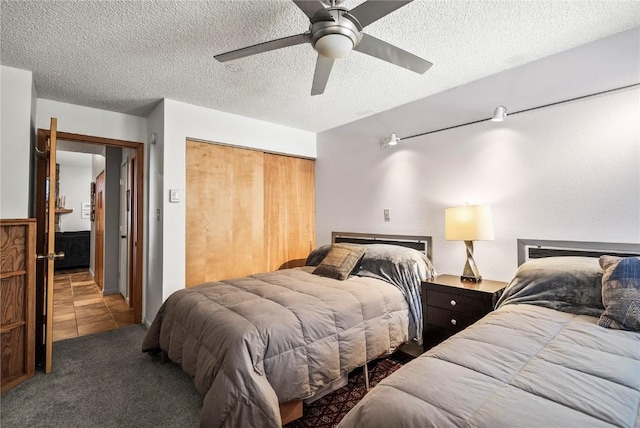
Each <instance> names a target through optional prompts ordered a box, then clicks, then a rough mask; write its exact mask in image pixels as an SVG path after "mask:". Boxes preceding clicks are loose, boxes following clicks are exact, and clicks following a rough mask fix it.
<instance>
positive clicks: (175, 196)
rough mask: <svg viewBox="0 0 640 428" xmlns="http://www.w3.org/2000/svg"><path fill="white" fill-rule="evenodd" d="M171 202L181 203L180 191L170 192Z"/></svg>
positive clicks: (171, 190) (173, 190)
mask: <svg viewBox="0 0 640 428" xmlns="http://www.w3.org/2000/svg"><path fill="white" fill-rule="evenodd" d="M169 202H180V191H179V190H178V189H170V190H169Z"/></svg>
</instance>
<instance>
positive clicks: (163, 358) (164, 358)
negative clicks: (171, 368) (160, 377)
mask: <svg viewBox="0 0 640 428" xmlns="http://www.w3.org/2000/svg"><path fill="white" fill-rule="evenodd" d="M166 362H167V353H166V352H165V351H160V364H166Z"/></svg>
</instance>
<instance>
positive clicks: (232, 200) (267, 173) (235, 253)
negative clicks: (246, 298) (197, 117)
mask: <svg viewBox="0 0 640 428" xmlns="http://www.w3.org/2000/svg"><path fill="white" fill-rule="evenodd" d="M186 169H187V170H186V181H187V186H186V192H185V203H186V235H187V236H186V278H185V280H186V286H187V287H190V286H194V285H198V284H201V283H203V282H208V281H216V280H221V279H228V278H235V277H240V276H245V275H250V274H253V273H258V272H266V271H271V270H276V269H278V268H281V267H289V266H293V265H298V264H300V263H301V262H300V260H301V259H304V258H305V257H306V256H307V254H308V253H309V252H310V251H311V249H313V248H314V246H315V163H314V161H313V160H308V159H299V158H294V157H289V156H282V155H274V154H269V153H263V152H261V151H257V150H249V149H241V148H237V147H230V146H224V145H218V144H211V143H202V142H196V141H187V149H186ZM295 260H298V261H297V262H295Z"/></svg>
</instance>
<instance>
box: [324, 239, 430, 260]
mask: <svg viewBox="0 0 640 428" xmlns="http://www.w3.org/2000/svg"><path fill="white" fill-rule="evenodd" d="M432 241H433V238H432V237H431V236H416V235H380V234H376V233H355V232H331V242H332V243H333V244H339V243H349V244H365V245H366V244H389V245H399V246H402V247H407V248H413V249H414V250H418V251H422V252H423V253H425V254H426V255H427V257H429V260H431V261H432V262H433V244H432Z"/></svg>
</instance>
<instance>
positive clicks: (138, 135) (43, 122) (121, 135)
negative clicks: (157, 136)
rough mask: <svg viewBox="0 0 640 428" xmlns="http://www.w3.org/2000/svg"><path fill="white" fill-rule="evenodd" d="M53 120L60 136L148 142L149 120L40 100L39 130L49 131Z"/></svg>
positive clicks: (38, 113)
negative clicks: (54, 119) (80, 135)
mask: <svg viewBox="0 0 640 428" xmlns="http://www.w3.org/2000/svg"><path fill="white" fill-rule="evenodd" d="M52 117H56V118H57V119H58V131H60V132H70V133H73V134H83V135H92V136H96V137H103V138H114V139H117V140H126V141H134V142H137V143H142V142H145V141H146V140H145V137H146V134H147V119H145V118H143V117H138V116H132V115H129V114H123V113H116V112H112V111H106V110H99V109H95V108H91V107H83V106H78V105H74V104H67V103H61V102H58V101H52V100H45V99H42V98H38V112H37V122H36V123H37V125H38V128H42V129H49V121H50V119H51V118H52Z"/></svg>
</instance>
